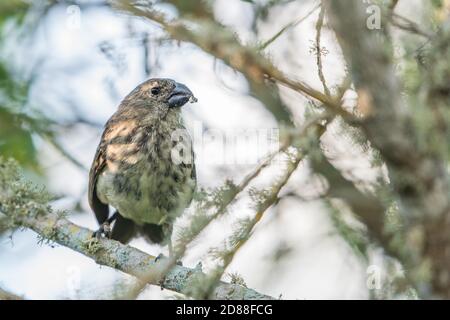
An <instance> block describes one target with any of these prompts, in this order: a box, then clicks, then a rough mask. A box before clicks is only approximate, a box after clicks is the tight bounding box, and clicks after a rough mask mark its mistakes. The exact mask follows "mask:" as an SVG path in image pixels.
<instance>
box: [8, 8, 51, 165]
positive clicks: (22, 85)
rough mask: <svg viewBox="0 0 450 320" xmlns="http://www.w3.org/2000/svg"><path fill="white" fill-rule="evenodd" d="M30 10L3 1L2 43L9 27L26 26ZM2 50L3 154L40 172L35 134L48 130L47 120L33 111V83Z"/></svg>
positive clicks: (18, 28)
mask: <svg viewBox="0 0 450 320" xmlns="http://www.w3.org/2000/svg"><path fill="white" fill-rule="evenodd" d="M28 9H29V4H28V3H27V2H25V1H16V0H12V1H2V2H1V4H0V45H2V46H6V42H7V40H8V37H9V34H7V33H6V31H5V29H6V28H8V30H10V29H12V28H14V30H15V31H18V30H21V29H23V28H25V25H24V24H23V20H24V19H23V17H24V16H25V15H26V13H27V10H28ZM7 22H10V23H7ZM0 48H1V47H0ZM3 53H4V52H2V50H1V49H0V155H2V156H4V157H7V158H8V157H12V158H14V159H16V160H17V161H18V162H19V164H20V165H21V166H23V167H26V168H28V169H32V170H34V171H39V170H38V169H39V166H38V161H37V150H36V145H35V143H34V141H33V135H34V133H36V132H40V133H41V132H46V133H48V129H47V125H48V123H47V121H46V120H45V119H44V118H43V117H39V116H35V115H31V114H30V112H29V110H28V106H29V101H28V96H29V90H30V82H29V81H27V80H26V79H23V78H21V77H19V76H18V75H17V72H16V70H15V67H14V65H13V64H12V63H11V59H7V58H6V57H5V56H4V54H3ZM44 128H45V129H44Z"/></svg>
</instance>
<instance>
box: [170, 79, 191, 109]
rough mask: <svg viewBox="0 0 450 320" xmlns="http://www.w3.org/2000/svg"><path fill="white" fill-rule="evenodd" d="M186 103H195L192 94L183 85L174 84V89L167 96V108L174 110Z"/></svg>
mask: <svg viewBox="0 0 450 320" xmlns="http://www.w3.org/2000/svg"><path fill="white" fill-rule="evenodd" d="M188 101H190V102H192V103H193V102H197V98H196V97H194V94H193V93H192V92H191V90H189V88H188V87H186V86H185V85H184V84H181V83H178V82H175V88H174V89H173V90H172V93H171V94H170V96H169V99H168V100H167V102H168V103H169V107H171V108H176V107H181V106H183V105H185V104H186V103H187V102H188Z"/></svg>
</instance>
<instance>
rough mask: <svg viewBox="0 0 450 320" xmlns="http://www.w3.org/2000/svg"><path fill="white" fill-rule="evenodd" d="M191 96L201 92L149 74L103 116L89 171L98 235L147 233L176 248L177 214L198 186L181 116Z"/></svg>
mask: <svg viewBox="0 0 450 320" xmlns="http://www.w3.org/2000/svg"><path fill="white" fill-rule="evenodd" d="M187 102H191V103H194V102H197V98H195V97H194V95H193V93H192V92H191V90H190V89H189V88H188V87H187V86H186V85H184V84H181V83H178V82H176V81H174V80H172V79H167V78H152V79H149V80H147V81H145V82H143V83H141V84H140V85H138V86H137V87H136V88H135V89H134V90H133V91H131V93H129V94H128V95H127V96H126V97H125V98H124V99H123V100H122V102H121V103H120V104H119V107H118V109H117V111H116V112H115V113H114V114H113V115H112V116H111V118H110V119H109V120H108V121H107V122H106V124H105V127H104V131H103V134H102V136H101V140H100V143H99V145H98V148H97V151H96V153H95V156H94V160H93V162H92V166H91V169H90V172H89V188H88V198H89V205H90V207H91V209H92V211H93V212H94V213H95V216H96V219H97V222H98V223H99V225H100V227H99V229H98V230H97V231H95V232H94V233H93V236H94V237H97V238H99V237H102V236H105V237H108V238H111V239H114V240H117V241H120V242H121V243H124V244H126V243H128V242H129V241H131V239H133V238H135V237H138V236H144V237H145V238H146V239H147V240H148V241H149V242H151V243H157V244H161V245H165V244H168V245H169V255H171V250H172V246H171V240H170V239H171V235H172V231H173V224H174V221H175V219H176V218H177V217H179V216H180V215H181V214H182V213H183V212H184V210H185V209H186V208H187V207H188V206H189V204H190V202H191V201H192V198H193V194H194V192H195V189H196V186H197V178H196V168H195V163H194V151H193V148H192V140H191V138H190V136H189V134H188V132H187V131H186V128H185V125H184V122H183V118H182V116H181V107H182V106H183V105H185V104H186V103H187ZM110 207H112V208H114V209H115V212H114V213H113V214H112V215H110Z"/></svg>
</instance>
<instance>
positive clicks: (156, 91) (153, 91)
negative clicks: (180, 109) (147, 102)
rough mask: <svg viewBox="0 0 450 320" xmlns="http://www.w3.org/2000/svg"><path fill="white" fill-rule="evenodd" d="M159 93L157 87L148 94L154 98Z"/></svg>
mask: <svg viewBox="0 0 450 320" xmlns="http://www.w3.org/2000/svg"><path fill="white" fill-rule="evenodd" d="M160 91H161V89H160V88H159V87H154V88H152V89H151V90H150V92H151V93H152V95H154V96H156V95H157V94H159V92H160Z"/></svg>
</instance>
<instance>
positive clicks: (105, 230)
mask: <svg viewBox="0 0 450 320" xmlns="http://www.w3.org/2000/svg"><path fill="white" fill-rule="evenodd" d="M111 231H112V228H111V225H110V223H109V222H104V223H102V225H101V226H100V228H98V230H97V231H94V233H93V234H92V237H93V238H94V237H95V238H97V239H100V238H101V237H102V235H104V236H105V237H106V238H111Z"/></svg>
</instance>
